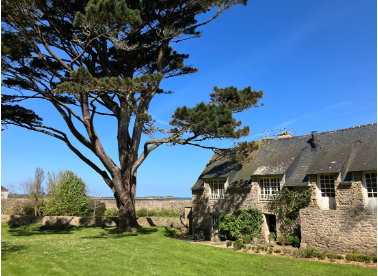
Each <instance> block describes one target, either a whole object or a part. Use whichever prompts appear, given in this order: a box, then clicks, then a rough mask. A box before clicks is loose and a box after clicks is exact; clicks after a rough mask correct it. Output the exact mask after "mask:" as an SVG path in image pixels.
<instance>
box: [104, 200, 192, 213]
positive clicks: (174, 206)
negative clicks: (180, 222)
mask: <svg viewBox="0 0 378 276" xmlns="http://www.w3.org/2000/svg"><path fill="white" fill-rule="evenodd" d="M100 200H101V201H102V202H104V203H105V205H106V209H109V208H117V203H116V200H115V199H114V198H101V199H100ZM190 206H192V199H135V208H136V210H140V209H143V208H146V209H148V210H161V209H162V208H165V209H167V210H170V211H172V212H183V211H184V208H185V207H190Z"/></svg>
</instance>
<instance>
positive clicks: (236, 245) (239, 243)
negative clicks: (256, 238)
mask: <svg viewBox="0 0 378 276" xmlns="http://www.w3.org/2000/svg"><path fill="white" fill-rule="evenodd" d="M242 248H245V245H244V242H243V241H240V240H237V241H234V249H235V250H240V249H242Z"/></svg>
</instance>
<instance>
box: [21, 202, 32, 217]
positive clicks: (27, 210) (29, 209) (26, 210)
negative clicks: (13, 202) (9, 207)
mask: <svg viewBox="0 0 378 276" xmlns="http://www.w3.org/2000/svg"><path fill="white" fill-rule="evenodd" d="M23 211H24V212H23V214H24V215H34V206H33V205H32V204H31V203H28V204H26V205H25V206H24V207H23Z"/></svg>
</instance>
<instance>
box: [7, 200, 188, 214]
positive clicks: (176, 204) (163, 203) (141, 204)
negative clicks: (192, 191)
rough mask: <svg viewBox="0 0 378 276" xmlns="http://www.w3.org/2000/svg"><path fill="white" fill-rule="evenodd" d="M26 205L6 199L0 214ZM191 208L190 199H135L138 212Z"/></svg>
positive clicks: (111, 204) (107, 203) (112, 204)
mask: <svg viewBox="0 0 378 276" xmlns="http://www.w3.org/2000/svg"><path fill="white" fill-rule="evenodd" d="M100 201H102V202H104V203H105V206H106V209H109V208H117V203H116V200H115V199H114V198H101V199H100ZM27 203H28V199H26V198H8V199H2V200H1V213H2V214H5V211H6V209H8V208H13V207H14V206H16V207H17V209H20V211H22V207H23V206H25V205H26V204H27ZM191 206H192V199H136V200H135V208H136V210H140V209H143V208H146V209H148V210H158V211H160V210H161V209H162V208H165V209H167V210H170V211H171V212H180V213H182V212H183V211H184V208H185V207H191Z"/></svg>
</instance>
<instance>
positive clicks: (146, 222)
mask: <svg viewBox="0 0 378 276" xmlns="http://www.w3.org/2000/svg"><path fill="white" fill-rule="evenodd" d="M117 221H118V218H108V217H96V218H93V217H69V216H65V217H64V216H62V217H58V216H19V215H1V222H13V223H14V224H17V225H26V224H30V223H36V224H42V225H46V226H62V225H63V226H88V227H104V226H116V224H117ZM138 223H139V225H140V226H144V227H148V226H157V227H174V228H177V229H181V231H182V232H183V233H188V231H189V221H188V220H186V219H180V218H160V217H151V218H139V219H138Z"/></svg>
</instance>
